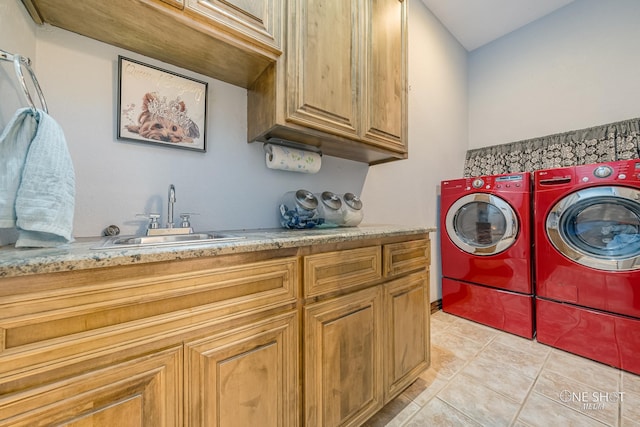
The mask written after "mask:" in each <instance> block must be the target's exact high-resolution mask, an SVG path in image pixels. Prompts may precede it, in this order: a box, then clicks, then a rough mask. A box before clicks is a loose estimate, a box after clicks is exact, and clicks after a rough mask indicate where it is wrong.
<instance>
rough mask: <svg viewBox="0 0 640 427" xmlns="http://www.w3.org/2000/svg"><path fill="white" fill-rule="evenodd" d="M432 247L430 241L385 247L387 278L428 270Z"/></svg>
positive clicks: (422, 240)
mask: <svg viewBox="0 0 640 427" xmlns="http://www.w3.org/2000/svg"><path fill="white" fill-rule="evenodd" d="M430 262H431V245H430V241H429V240H428V239H421V240H414V241H411V242H401V243H393V244H389V245H384V275H385V277H390V276H397V275H399V274H403V273H408V272H410V271H416V270H420V269H423V268H428V267H429V263H430Z"/></svg>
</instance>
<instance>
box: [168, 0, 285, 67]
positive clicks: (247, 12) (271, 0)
mask: <svg viewBox="0 0 640 427" xmlns="http://www.w3.org/2000/svg"><path fill="white" fill-rule="evenodd" d="M164 1H167V0H164ZM173 1H175V0H173ZM180 1H186V8H185V10H186V11H187V12H190V13H195V16H196V17H198V16H200V17H205V18H206V19H207V20H208V21H209V22H211V23H214V24H222V25H223V26H224V27H227V28H228V29H231V30H232V31H236V32H237V34H236V35H237V36H238V37H239V39H242V38H245V39H246V40H249V41H257V42H259V43H261V44H264V45H265V46H266V47H270V48H271V50H272V51H274V53H278V54H279V53H281V50H280V49H281V41H280V40H281V32H282V31H281V25H280V22H281V19H282V18H283V15H284V14H283V11H282V8H281V6H282V0H180Z"/></svg>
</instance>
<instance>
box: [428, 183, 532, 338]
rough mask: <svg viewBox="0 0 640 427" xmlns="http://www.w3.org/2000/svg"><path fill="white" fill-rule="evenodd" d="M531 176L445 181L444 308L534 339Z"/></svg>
mask: <svg viewBox="0 0 640 427" xmlns="http://www.w3.org/2000/svg"><path fill="white" fill-rule="evenodd" d="M530 197H531V185H530V175H529V174H528V173H517V174H505V175H493V176H482V177H475V178H463V179H456V180H451V181H442V183H441V198H440V247H441V259H442V309H443V311H445V312H447V313H451V314H454V315H457V316H460V317H464V318H467V319H470V320H474V321H476V322H478V323H483V324H485V325H488V326H492V327H494V328H497V329H501V330H504V331H507V332H511V333H513V334H516V335H520V336H523V337H527V338H532V337H533V332H534V320H533V296H532V293H533V287H532V279H531V275H532V265H531V239H530V232H531V210H530V206H531V200H530Z"/></svg>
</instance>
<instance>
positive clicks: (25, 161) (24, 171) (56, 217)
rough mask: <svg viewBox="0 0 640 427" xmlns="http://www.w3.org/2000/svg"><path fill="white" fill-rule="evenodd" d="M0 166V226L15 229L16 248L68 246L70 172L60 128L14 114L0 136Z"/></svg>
mask: <svg viewBox="0 0 640 427" xmlns="http://www.w3.org/2000/svg"><path fill="white" fill-rule="evenodd" d="M25 147H26V149H25ZM0 161H1V162H2V163H3V164H4V166H7V167H6V168H5V167H3V168H2V172H1V173H0V227H5V228H6V227H13V226H15V227H17V229H18V240H17V242H16V247H17V248H23V247H55V246H58V245H61V244H65V243H69V242H71V241H72V240H73V236H72V230H73V215H74V208H75V173H74V170H73V163H72V161H71V156H70V154H69V150H68V148H67V143H66V140H65V137H64V133H63V131H62V128H61V127H60V125H59V124H58V123H57V122H56V121H55V120H54V119H53V118H52V117H51V116H49V115H48V114H47V113H45V112H44V111H42V110H38V111H37V113H36V115H35V116H34V114H33V112H32V110H31V109H30V108H24V109H21V110H19V111H18V112H16V115H15V116H14V118H13V119H12V120H11V121H10V122H9V125H7V127H6V129H5V131H4V132H3V134H2V136H1V137H0Z"/></svg>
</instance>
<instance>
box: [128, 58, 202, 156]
mask: <svg viewBox="0 0 640 427" xmlns="http://www.w3.org/2000/svg"><path fill="white" fill-rule="evenodd" d="M207 89H208V83H207V82H203V81H200V80H197V79H194V78H191V77H187V76H184V75H181V74H178V73H174V72H171V71H167V70H163V69H161V68H158V67H154V66H152V65H148V64H144V63H142V62H139V61H135V60H133V59H129V58H125V57H123V56H118V114H117V118H118V139H121V140H129V141H135V142H141V143H145V144H154V145H162V146H167V147H173V148H182V149H186V150H195V151H200V152H206V148H207V144H206V140H207V138H206V126H207Z"/></svg>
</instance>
